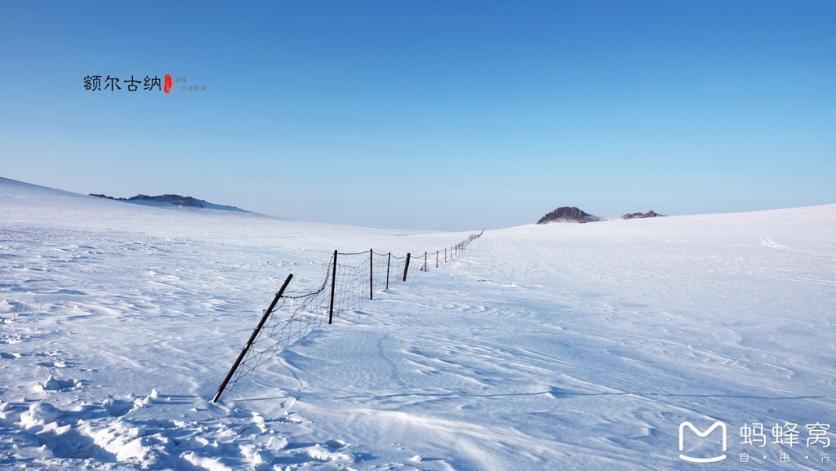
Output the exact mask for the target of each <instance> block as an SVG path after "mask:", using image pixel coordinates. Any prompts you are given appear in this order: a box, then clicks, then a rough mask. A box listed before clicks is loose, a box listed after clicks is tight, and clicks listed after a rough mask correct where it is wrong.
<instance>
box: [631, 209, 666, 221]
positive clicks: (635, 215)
mask: <svg viewBox="0 0 836 471" xmlns="http://www.w3.org/2000/svg"><path fill="white" fill-rule="evenodd" d="M664 216H665V215H664V214H659V213H657V212H656V211H654V210H652V209H651V210H650V211H648V212H646V213H627V214H624V215H622V216H621V219H644V218H656V217H664Z"/></svg>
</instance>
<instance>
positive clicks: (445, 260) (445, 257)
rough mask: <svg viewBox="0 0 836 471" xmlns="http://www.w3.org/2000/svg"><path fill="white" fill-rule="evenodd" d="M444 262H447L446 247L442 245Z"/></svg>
mask: <svg viewBox="0 0 836 471" xmlns="http://www.w3.org/2000/svg"><path fill="white" fill-rule="evenodd" d="M444 263H447V247H444Z"/></svg>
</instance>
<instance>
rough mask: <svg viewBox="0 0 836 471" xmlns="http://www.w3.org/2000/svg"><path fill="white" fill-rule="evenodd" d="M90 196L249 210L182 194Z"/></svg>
mask: <svg viewBox="0 0 836 471" xmlns="http://www.w3.org/2000/svg"><path fill="white" fill-rule="evenodd" d="M90 196H95V197H97V198H106V199H109V200H114V201H124V202H126V203H134V204H144V205H147V206H180V207H186V208H206V209H219V210H221V211H237V212H248V211H246V210H244V209H241V208H238V207H236V206H226V205H223V204H215V203H210V202H208V201H205V200H201V199H197V198H193V197H191V196H180V195H172V194H167V195H157V196H148V195H142V194H140V195H136V196H131V197H130V198H116V197H113V196H108V195H103V194H97V193H90Z"/></svg>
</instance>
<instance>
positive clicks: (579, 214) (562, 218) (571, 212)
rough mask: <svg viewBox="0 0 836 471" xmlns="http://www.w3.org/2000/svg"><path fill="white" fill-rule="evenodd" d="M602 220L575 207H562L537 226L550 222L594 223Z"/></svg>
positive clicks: (541, 219)
mask: <svg viewBox="0 0 836 471" xmlns="http://www.w3.org/2000/svg"><path fill="white" fill-rule="evenodd" d="M600 219H601V218H599V217H598V216H593V215H591V214H589V213H587V212H584V211H583V210H581V209H579V208H576V207H575V206H561V207H560V208H557V209H555V210H554V211H552V212H550V213H548V214H546V215H545V216H543V217H541V218H540V220H539V221H537V224H548V223H550V222H578V223H584V222H593V221H599V220H600Z"/></svg>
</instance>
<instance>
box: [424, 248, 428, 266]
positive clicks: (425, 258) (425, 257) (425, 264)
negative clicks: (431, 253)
mask: <svg viewBox="0 0 836 471" xmlns="http://www.w3.org/2000/svg"><path fill="white" fill-rule="evenodd" d="M424 271H427V251H426V250H425V251H424Z"/></svg>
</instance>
